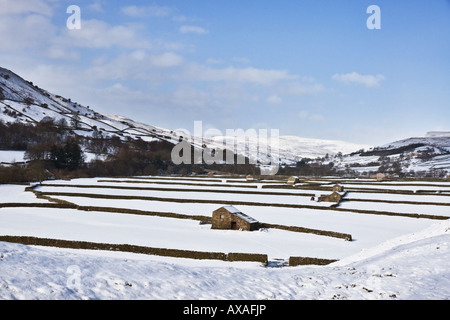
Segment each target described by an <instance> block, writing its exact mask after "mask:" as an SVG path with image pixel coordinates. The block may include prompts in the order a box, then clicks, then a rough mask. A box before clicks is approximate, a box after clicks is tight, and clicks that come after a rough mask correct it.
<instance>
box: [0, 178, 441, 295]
mask: <svg viewBox="0 0 450 320" xmlns="http://www.w3.org/2000/svg"><path fill="white" fill-rule="evenodd" d="M153 178H157V179H155V180H156V181H154V182H155V187H158V188H159V187H162V186H165V187H167V186H169V187H170V186H172V187H173V188H177V189H180V187H181V189H184V188H185V187H191V186H180V185H175V184H174V185H170V184H162V183H161V182H165V183H170V182H180V181H185V182H189V181H190V182H192V183H194V182H195V183H197V184H198V185H197V186H195V188H196V189H199V190H200V191H196V192H193V191H192V189H191V191H189V188H188V189H186V191H173V190H170V188H168V189H167V190H165V191H161V190H132V189H125V190H122V189H107V188H104V187H105V186H109V185H111V186H116V185H120V186H123V185H129V184H128V183H123V182H120V181H121V179H122V178H120V179H105V178H92V179H88V178H87V179H74V180H71V181H47V182H46V184H48V186H42V187H39V188H38V190H40V191H55V192H81V193H92V194H95V193H97V194H118V195H120V194H122V195H135V196H142V195H152V196H155V195H158V196H160V197H161V200H159V201H156V200H151V201H146V200H138V199H130V200H128V199H99V198H89V197H84V196H82V195H80V196H53V197H54V198H57V199H61V200H65V201H69V202H72V203H75V204H78V205H89V206H98V207H116V208H128V209H137V210H143V211H154V212H172V213H178V214H184V215H204V216H209V217H210V216H211V214H212V212H213V211H214V210H216V209H218V208H220V207H221V206H223V205H221V204H219V203H215V202H214V200H215V199H216V200H217V199H231V200H233V199H234V201H238V200H239V199H245V200H246V201H255V200H258V201H260V202H261V203H271V202H274V203H283V201H285V200H289V199H291V200H289V201H293V200H292V199H297V198H300V199H302V198H307V197H301V196H293V195H283V194H280V195H276V194H275V195H272V194H266V195H265V194H245V191H249V190H251V191H253V192H257V191H256V190H259V189H253V188H243V187H240V186H236V185H233V184H228V183H223V186H222V187H221V188H222V190H225V189H226V188H229V189H230V190H235V191H240V192H241V193H237V194H227V193H223V194H221V193H215V192H213V190H212V189H210V188H212V187H211V186H210V185H209V183H211V182H213V183H218V184H221V183H222V182H223V181H224V179H223V178H217V181H215V180H214V181H206V180H204V181H202V180H201V179H202V178H196V179H197V180H192V181H191V180H190V179H189V178H181V177H179V178H176V179H175V178H168V177H153ZM205 179H208V180H210V179H209V178H205ZM105 180H112V181H113V182H106V181H105ZM127 180H130V181H133V183H132V184H131V185H132V186H133V187H143V186H144V187H145V186H148V184H146V183H144V182H146V181H148V180H150V179H145V178H144V177H141V178H140V179H127ZM99 181H103V182H99ZM158 181H159V183H161V184H158ZM236 181H238V180H237V179H236ZM317 181H318V182H320V183H322V184H323V183H326V182H328V183H329V184H330V185H331V183H332V182H333V178H331V177H330V178H326V179H325V178H322V179H318V180H317ZM347 182H348V183H350V182H352V180H348V181H346V183H341V184H342V185H344V187H346V186H347ZM353 182H355V183H354V184H355V185H356V182H358V185H359V187H360V188H364V187H366V188H370V187H371V185H370V184H367V185H364V184H362V185H360V184H359V183H363V181H361V180H354V181H353ZM367 182H370V181H367ZM62 183H64V184H68V185H70V186H69V187H62V186H57V184H62ZM52 184H53V185H52ZM251 184H253V183H251ZM258 184H261V185H263V183H261V182H258ZM77 185H84V186H95V187H89V188H77V187H76V186H77ZM417 186H420V184H417ZM422 186H423V185H422ZM427 186H429V187H432V184H430V185H427ZM439 186H440V185H439V184H437V185H435V187H436V188H437V189H438V188H439ZM25 187H26V186H25V185H2V186H0V203H8V202H23V203H30V202H47V201H46V200H42V199H37V198H35V196H34V194H33V193H32V192H25V191H24V189H25ZM192 187H193V186H192ZM391 187H393V188H399V187H402V186H399V185H391ZM403 187H407V186H403ZM262 190H263V191H264V190H266V189H262ZM269 190H270V189H269ZM279 191H280V192H291V191H292V190H291V189H290V188H289V189H279ZM304 191H305V190H304ZM307 191H308V192H309V191H310V190H307ZM164 194H165V196H164ZM352 195H355V197H358V196H359V197H362V198H363V199H372V198H373V199H375V200H383V199H385V200H399V201H402V200H404V197H406V196H408V197H409V200H411V201H420V200H419V199H424V201H425V200H426V201H430V202H432V203H433V204H429V205H413V204H407V205H405V206H397V205H398V204H391V203H378V202H373V203H371V202H353V201H350V202H347V204H358V203H359V204H364V205H365V206H367V207H372V209H376V210H381V209H383V210H384V209H386V210H390V211H391V212H403V211H404V210H406V208H409V209H411V210H413V209H414V208H416V209H420V210H422V209H428V210H430V211H429V213H430V214H438V213H440V214H445V212H444V211H443V210H444V208H445V209H447V208H449V207H448V206H444V205H442V206H440V205H436V204H434V203H440V202H442V203H448V202H446V201H447V200H446V199H448V197H447V196H437V195H436V196H435V195H401V194H385V193H375V192H373V193H363V192H359V193H358V192H352V191H350V192H349V194H348V197H350V196H352ZM173 197H177V198H192V199H194V200H195V199H209V200H210V201H211V202H210V203H196V202H195V201H194V202H192V203H179V202H173V201H171V199H172V198H173ZM221 197H223V198H221ZM249 199H250V200H249ZM437 200H441V201H437ZM309 202H310V201H309V199H308V204H309ZM342 204H346V202H343V203H341V206H342ZM233 207H234V208H235V210H236V211H239V212H243V213H245V214H246V215H249V216H251V217H253V218H255V219H257V220H258V221H260V222H265V223H271V224H281V225H286V226H299V227H304V228H311V229H319V230H327V231H335V232H341V233H348V234H351V235H352V239H353V241H345V240H343V239H339V238H333V237H327V236H319V235H314V234H308V233H298V232H291V231H287V230H279V229H273V228H269V229H264V230H261V231H254V232H244V231H234V230H212V229H211V225H209V224H199V222H198V221H194V220H189V219H176V218H165V217H157V216H149V215H136V214H121V213H109V212H101V211H82V210H76V209H57V208H26V207H14V208H1V209H0V235H18V236H34V237H42V238H53V239H64V240H79V241H90V242H99V243H112V244H125V243H126V244H134V245H141V246H149V247H157V248H158V247H159V248H172V249H185V250H196V251H213V252H224V253H228V252H243V253H245V252H247V253H262V254H267V255H268V257H269V265H268V266H267V267H264V266H262V265H261V264H260V263H254V262H228V261H216V260H193V259H182V258H170V257H159V256H152V255H142V254H133V253H125V252H109V251H91V250H72V249H60V248H44V247H38V246H23V245H19V244H12V243H5V242H0V299H6V300H9V299H105V300H107V299H169V300H172V299H194V300H197V299H217V300H222V299H225V300H230V299H239V300H254V299H270V300H274V299H278V300H299V299H405V300H407V299H449V298H450V268H449V266H450V265H449V261H450V220H443V221H436V220H431V219H417V218H408V217H398V216H386V215H374V214H358V213H355V212H350V211H345V210H343V211H336V210H333V209H332V208H321V210H317V209H313V208H301V209H300V208H288V207H271V206H270V205H263V206H261V205H257V206H255V205H234V206H233ZM344 208H345V207H344ZM419 213H423V212H419ZM290 256H305V257H316V258H323V259H338V260H339V261H337V262H335V263H332V264H330V265H327V266H297V267H288V266H282V267H281V266H280V265H282V264H283V263H286V262H287V259H288V258H289V257H290ZM74 275H75V276H78V277H79V278H78V279H79V281H78V282H77V281H75V282H74V281H73V279H74V278H73V277H74Z"/></svg>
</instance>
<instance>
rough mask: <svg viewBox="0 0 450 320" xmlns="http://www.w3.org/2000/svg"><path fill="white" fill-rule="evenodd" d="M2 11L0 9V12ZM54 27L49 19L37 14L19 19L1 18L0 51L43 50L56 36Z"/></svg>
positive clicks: (12, 17) (11, 17) (26, 15)
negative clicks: (0, 40)
mask: <svg viewBox="0 0 450 320" xmlns="http://www.w3.org/2000/svg"><path fill="white" fill-rule="evenodd" d="M1 10H3V8H2V9H0V11H1ZM56 31H57V30H56V27H55V26H54V25H52V23H51V21H50V18H49V17H47V16H44V15H39V14H35V13H32V14H25V15H24V16H21V17H20V18H17V17H16V16H14V15H11V16H2V17H1V19H0V39H2V45H1V46H0V51H7V52H11V51H15V50H23V49H30V48H36V49H42V48H45V47H46V45H47V44H48V42H49V39H52V38H53V37H54V36H55V34H56Z"/></svg>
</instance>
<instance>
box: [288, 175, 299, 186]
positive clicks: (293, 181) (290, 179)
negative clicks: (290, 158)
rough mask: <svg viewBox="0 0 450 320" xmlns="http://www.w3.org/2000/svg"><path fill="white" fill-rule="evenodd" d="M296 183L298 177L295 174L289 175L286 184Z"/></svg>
mask: <svg viewBox="0 0 450 320" xmlns="http://www.w3.org/2000/svg"><path fill="white" fill-rule="evenodd" d="M296 183H298V177H296V176H292V177H289V179H288V181H287V184H296Z"/></svg>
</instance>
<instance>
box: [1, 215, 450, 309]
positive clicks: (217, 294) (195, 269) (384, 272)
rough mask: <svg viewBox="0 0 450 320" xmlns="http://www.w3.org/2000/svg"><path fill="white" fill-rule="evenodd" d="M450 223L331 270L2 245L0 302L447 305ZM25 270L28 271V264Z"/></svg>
mask: <svg viewBox="0 0 450 320" xmlns="http://www.w3.org/2000/svg"><path fill="white" fill-rule="evenodd" d="M449 233H450V223H449V221H443V222H439V223H436V224H434V225H432V226H430V227H429V228H427V229H425V230H423V231H421V232H417V233H413V234H407V235H403V236H402V237H399V238H397V239H395V240H391V241H388V242H386V243H382V244H380V245H378V246H376V247H373V248H371V249H368V250H366V251H365V252H363V253H361V254H357V255H354V256H352V257H349V258H348V259H345V260H341V261H338V262H336V263H334V264H331V265H328V266H298V267H288V268H263V267H260V266H259V265H258V264H254V263H248V264H245V267H244V266H243V264H242V263H235V262H214V264H210V263H209V262H205V261H188V260H187V259H177V260H176V261H174V260H173V259H169V260H167V259H166V258H165V259H161V258H158V257H153V256H143V255H132V254H126V253H116V252H114V253H113V252H103V253H102V252H95V253H92V252H89V253H88V252H85V251H75V250H70V249H54V248H52V249H43V248H39V247H29V246H23V245H18V244H10V243H4V242H0V297H1V298H3V299H6V300H10V299H20V300H25V299H47V300H68V299H103V300H117V299H152V300H161V299H168V300H175V299H181V300H204V299H210V300H211V299H212V300H262V299H269V300H304V299H313V300H319V299H321V300H331V299H351V300H361V299H363V300H376V299H398V300H429V299H438V300H447V299H449V297H450V268H449V261H450V234H449ZM24 262H25V263H24Z"/></svg>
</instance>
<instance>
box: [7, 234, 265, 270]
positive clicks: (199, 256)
mask: <svg viewBox="0 0 450 320" xmlns="http://www.w3.org/2000/svg"><path fill="white" fill-rule="evenodd" d="M0 241H3V242H10V243H19V244H23V245H32V246H43V247H56V248H66V249H84V250H104V251H116V252H117V251H119V252H131V253H138V254H147V255H154V256H163V257H173V258H186V259H196V260H222V261H245V262H260V263H262V264H264V265H265V266H267V264H268V257H267V255H266V254H257V253H236V252H230V253H228V254H227V253H223V252H210V251H196V250H183V249H168V248H155V247H147V246H138V245H131V244H111V243H100V242H88V241H75V240H61V239H49V238H38V237H28V236H0Z"/></svg>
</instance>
